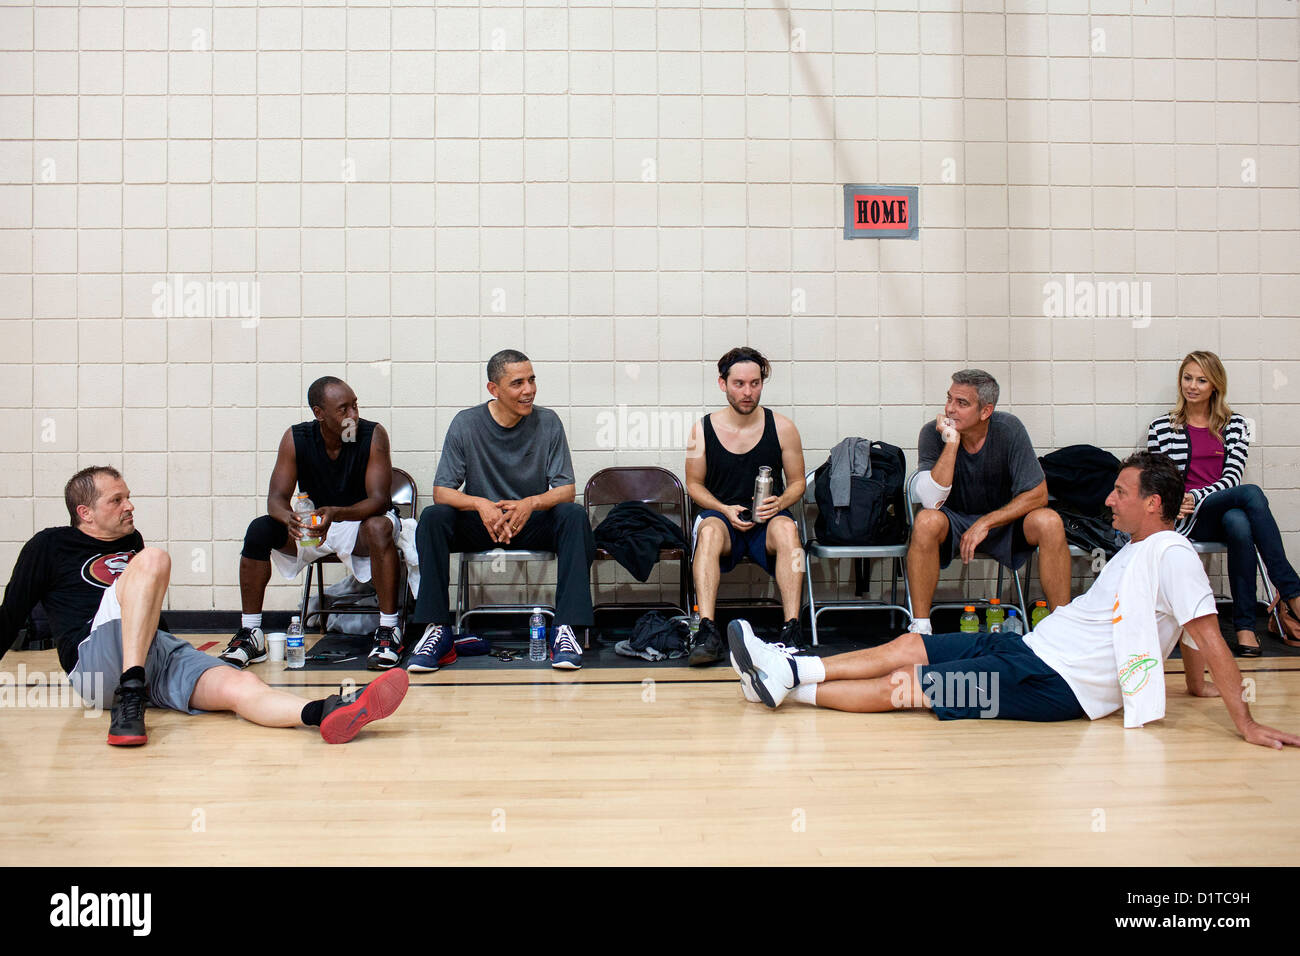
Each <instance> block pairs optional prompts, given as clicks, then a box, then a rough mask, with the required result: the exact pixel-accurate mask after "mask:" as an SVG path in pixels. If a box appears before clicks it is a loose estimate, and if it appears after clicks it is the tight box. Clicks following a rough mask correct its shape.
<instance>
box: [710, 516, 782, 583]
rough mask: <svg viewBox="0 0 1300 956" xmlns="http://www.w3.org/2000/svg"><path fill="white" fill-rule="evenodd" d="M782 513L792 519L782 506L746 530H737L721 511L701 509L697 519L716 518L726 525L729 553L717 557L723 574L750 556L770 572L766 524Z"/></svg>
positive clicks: (770, 560)
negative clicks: (729, 546) (743, 558)
mask: <svg viewBox="0 0 1300 956" xmlns="http://www.w3.org/2000/svg"><path fill="white" fill-rule="evenodd" d="M782 515H784V516H785V517H787V518H789V519H790V520H791V521H793V520H794V515H792V514H791V513H790V509H789V508H782V509H781V510H780V511H778V512H777V513H776V514H774V515H773V516H772V518H769V519H768V520H767V521H764V522H763V523H762V524H756V525H754V527H752V528H750V529H749V530H748V531H737V530H736V529H735V528H733V527H732V526H731V522H730V521H728V520H727V516H726V515H724V514H723V513H722V512H721V511H713V510H712V509H706V510H704V511H701V512H700V514H699V520H701V521H703V520H704V519H705V518H717V519H718V520H719V521H721V522H722V523H723V524H724V525H726V526H727V531H728V532H729V533H730V534H731V553H730V554H724V555H721V556H720V557H719V558H718V566H719V567H720V568H721V569H722V572H723V573H724V574H725V573H726V572H728V571H730V570H731V569H732V568H734V567H735V566H736V565H737V564H739V563H740V559H741V558H742V557H748V558H750V560H752V561H753V562H754V563H755V564H757V565H758V566H759V567H760V568H762V569H763V570H764V571H766V572H767V573H768V574H771V573H772V558H773V555H770V554H768V553H767V526H768V525H769V524H771V523H772V519H773V518H779V517H781V516H782Z"/></svg>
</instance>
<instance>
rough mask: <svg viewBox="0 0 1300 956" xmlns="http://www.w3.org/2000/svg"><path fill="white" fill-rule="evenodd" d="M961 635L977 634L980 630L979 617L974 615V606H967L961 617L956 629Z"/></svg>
mask: <svg viewBox="0 0 1300 956" xmlns="http://www.w3.org/2000/svg"><path fill="white" fill-rule="evenodd" d="M958 630H960V631H961V632H962V633H963V634H978V633H979V630H980V616H979V615H978V614H976V613H975V605H973V604H967V605H966V607H965V608H964V613H963V614H962V616H961V626H960V627H959V628H958Z"/></svg>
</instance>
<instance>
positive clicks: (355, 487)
mask: <svg viewBox="0 0 1300 956" xmlns="http://www.w3.org/2000/svg"><path fill="white" fill-rule="evenodd" d="M290 431H292V432H293V453H294V456H295V457H296V458H297V461H298V490H299V491H302V492H306V494H307V496H308V497H309V498H311V503H312V504H314V505H315V506H316V507H317V508H324V507H327V506H333V507H338V508H346V507H348V506H349V505H354V504H356V503H357V502H358V501H362V500H364V499H365V498H366V466H367V465H368V464H369V463H370V441H371V439H372V438H373V437H374V434H375V423H374V422H368V421H366V420H365V419H364V418H361V419H358V420H357V433H356V441H345V442H343V447H342V448H341V449H340V451H339V456H338V457H337V458H330V456H329V455H328V454H326V452H325V438H324V436H323V435H321V432H320V422H318V421H316V420H314V419H313V420H312V421H309V422H299V423H298V424H297V425H294V426H293V428H291V429H290Z"/></svg>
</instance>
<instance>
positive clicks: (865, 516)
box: [813, 438, 907, 544]
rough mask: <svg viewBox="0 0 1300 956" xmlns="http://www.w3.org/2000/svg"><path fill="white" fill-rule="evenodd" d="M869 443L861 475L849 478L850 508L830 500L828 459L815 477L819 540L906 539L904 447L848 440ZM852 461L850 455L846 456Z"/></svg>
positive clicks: (887, 541)
mask: <svg viewBox="0 0 1300 956" xmlns="http://www.w3.org/2000/svg"><path fill="white" fill-rule="evenodd" d="M846 441H853V442H864V443H867V444H869V445H870V449H871V453H870V456H869V458H868V462H869V463H868V465H867V469H866V473H865V474H860V475H859V474H854V475H852V477H851V478H850V490H849V506H848V507H847V508H836V507H835V505H834V504H833V499H832V498H831V462H830V459H829V458H828V459H827V460H826V461H825V462H824V463H823V464H822V466H821V467H820V468H818V469H817V471H816V473H815V475H814V477H813V493H814V495H815V496H816V499H817V512H818V513H817V522H816V526H815V527H816V532H817V540H818V541H819V542H821V543H822V544H902V543H903V542H904V541H906V540H907V518H906V513H905V512H904V510H903V509H904V508H906V507H907V500H906V498H905V497H904V494H903V479H904V477H905V475H906V473H907V460H906V459H905V458H904V457H903V450H902V449H901V448H899V447H898V446H897V445H890V444H887V443H886V442H882V441H875V442H867V439H865V438H854V439H846ZM850 460H852V457H850Z"/></svg>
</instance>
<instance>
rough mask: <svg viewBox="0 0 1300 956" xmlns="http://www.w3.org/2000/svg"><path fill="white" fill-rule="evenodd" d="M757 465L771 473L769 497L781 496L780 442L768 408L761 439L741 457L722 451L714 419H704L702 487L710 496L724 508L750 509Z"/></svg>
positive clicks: (782, 483) (774, 422)
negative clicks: (765, 467)
mask: <svg viewBox="0 0 1300 956" xmlns="http://www.w3.org/2000/svg"><path fill="white" fill-rule="evenodd" d="M760 465H767V466H769V467H770V468H771V469H772V494H774V495H779V494H781V493H783V492H784V491H785V482H784V481H783V480H782V471H781V441H780V439H779V438H778V437H777V434H776V419H775V418H774V417H773V416H772V410H771V409H770V408H765V409H763V437H762V438H760V439H759V440H758V444H757V445H755V446H754V447H753V448H751V449H750V450H749V451H747V452H745V453H744V454H743V455H733V454H732V453H731V452H729V451H727V449H725V448H723V447H722V442H720V441H718V435H717V433H716V432H715V431H714V430H713V416H712V415H705V416H704V487H705V488H707V489H708V491H709V494H711V495H713V497H715V498H717V499H718V500H719V501H721V502H722V503H723V504H724V505H745V506H749V505H752V504H753V503H754V479H755V478H757V477H758V469H759V466H760Z"/></svg>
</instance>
